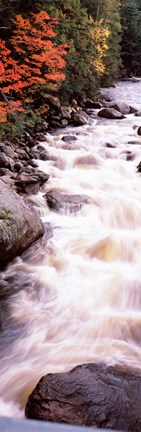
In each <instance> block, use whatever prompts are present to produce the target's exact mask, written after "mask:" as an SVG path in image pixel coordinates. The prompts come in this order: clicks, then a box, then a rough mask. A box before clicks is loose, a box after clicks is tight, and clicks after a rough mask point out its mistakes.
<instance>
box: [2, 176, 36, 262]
mask: <svg viewBox="0 0 141 432" xmlns="http://www.w3.org/2000/svg"><path fill="white" fill-rule="evenodd" d="M42 234H43V225H42V223H41V221H40V219H39V218H38V216H37V214H36V213H34V212H32V211H31V209H30V208H29V207H27V206H26V205H25V203H24V201H23V200H22V198H20V197H19V195H17V194H16V193H15V192H13V191H11V188H10V187H8V186H7V185H6V184H5V183H4V182H3V181H2V180H1V179H0V267H2V266H3V265H4V264H6V263H7V262H8V261H10V260H11V259H12V258H13V257H14V256H16V255H18V254H21V252H23V251H24V250H25V249H26V248H27V247H28V246H29V245H30V244H31V243H32V242H33V241H35V240H36V239H37V238H39V237H40V235H42Z"/></svg>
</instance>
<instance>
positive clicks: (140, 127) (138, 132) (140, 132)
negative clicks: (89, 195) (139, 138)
mask: <svg viewBox="0 0 141 432" xmlns="http://www.w3.org/2000/svg"><path fill="white" fill-rule="evenodd" d="M137 134H138V135H141V126H139V128H138V129H137Z"/></svg>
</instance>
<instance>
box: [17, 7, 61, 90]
mask: <svg viewBox="0 0 141 432" xmlns="http://www.w3.org/2000/svg"><path fill="white" fill-rule="evenodd" d="M56 22H57V20H55V19H51V18H50V17H49V15H48V14H47V12H45V11H41V12H39V13H38V14H30V18H23V17H22V16H21V15H17V16H16V18H15V20H14V24H15V30H14V31H13V36H12V38H11V43H12V46H13V47H14V49H15V52H16V54H17V57H18V61H19V64H20V66H21V74H22V83H23V87H24V88H25V89H27V93H28V94H29V93H31V92H32V93H34V91H35V86H38V85H42V84H46V83H48V88H49V83H50V82H55V83H57V84H58V86H59V85H60V83H61V82H62V81H64V80H65V74H64V73H63V72H62V68H63V67H64V66H65V64H66V62H65V60H64V59H63V58H62V56H64V55H65V54H66V50H67V49H68V46H67V45H59V46H56V45H55V44H54V42H53V41H52V39H53V38H54V37H55V35H56V33H55V32H54V30H53V26H54V25H55V24H56Z"/></svg>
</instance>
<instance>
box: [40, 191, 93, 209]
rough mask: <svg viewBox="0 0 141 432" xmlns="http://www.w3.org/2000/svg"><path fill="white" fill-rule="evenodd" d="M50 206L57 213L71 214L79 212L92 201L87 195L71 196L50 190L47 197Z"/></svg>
mask: <svg viewBox="0 0 141 432" xmlns="http://www.w3.org/2000/svg"><path fill="white" fill-rule="evenodd" d="M44 196H45V198H46V201H47V204H48V206H49V207H50V208H51V209H52V210H54V211H56V212H62V211H67V210H68V211H69V212H70V213H73V212H77V211H79V210H80V209H81V208H82V206H83V205H84V204H90V200H89V199H88V198H87V197H86V196H85V195H69V194H65V193H62V192H60V191H59V190H55V189H52V190H49V191H48V192H47V193H46V194H45V195H44Z"/></svg>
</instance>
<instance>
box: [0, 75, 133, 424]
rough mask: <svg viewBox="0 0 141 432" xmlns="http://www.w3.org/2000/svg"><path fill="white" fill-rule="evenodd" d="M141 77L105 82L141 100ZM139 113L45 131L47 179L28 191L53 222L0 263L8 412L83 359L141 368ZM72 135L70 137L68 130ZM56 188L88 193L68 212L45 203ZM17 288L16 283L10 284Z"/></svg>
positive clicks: (1, 367)
mask: <svg viewBox="0 0 141 432" xmlns="http://www.w3.org/2000/svg"><path fill="white" fill-rule="evenodd" d="M140 90H141V83H140V82H139V83H135V84H133V83H118V84H117V86H116V87H115V88H112V89H109V90H103V93H104V92H107V94H109V95H110V96H111V95H112V96H113V98H115V99H119V98H120V100H121V99H122V100H124V101H126V102H130V103H131V104H132V105H133V106H137V107H138V108H141V103H140V100H139V93H140ZM140 125H141V117H136V116H134V115H133V114H129V115H127V116H126V118H125V119H123V120H120V121H119V120H105V119H100V118H98V117H97V116H96V113H95V118H94V119H93V122H92V124H91V125H86V126H83V127H77V128H70V127H69V128H66V129H62V130H58V131H56V133H54V134H52V135H50V134H47V135H46V138H45V141H43V142H41V145H42V146H43V147H44V148H45V149H46V150H47V151H48V153H49V155H50V160H48V161H41V160H40V161H38V165H39V168H40V169H41V170H42V171H44V172H46V173H48V174H49V176H50V177H49V181H48V182H47V183H46V184H45V185H44V188H43V190H42V191H41V192H39V193H38V194H37V195H36V196H35V195H33V196H31V197H30V201H31V202H32V205H33V206H34V207H35V208H36V211H38V212H39V214H40V216H41V218H42V220H43V222H44V223H45V224H46V231H48V230H50V232H51V235H49V236H48V235H47V234H45V236H44V237H43V238H42V239H40V240H39V241H38V242H37V243H35V245H33V246H32V247H31V248H30V249H29V250H28V251H27V252H25V253H24V254H23V256H22V257H18V258H16V259H15V260H14V262H13V263H12V264H11V265H9V266H8V268H7V270H6V271H5V272H2V273H1V278H2V280H6V281H8V284H9V289H11V295H10V297H9V298H8V299H2V301H1V306H0V308H1V319H2V323H3V324H2V331H1V333H0V338H1V350H0V371H1V378H0V382H1V386H0V397H1V403H0V414H1V415H5V416H13V417H23V416H24V406H25V403H26V401H27V398H28V395H29V394H30V393H31V391H32V389H33V388H34V387H35V385H36V383H37V382H38V380H39V379H40V377H41V376H42V375H44V374H47V373H50V372H59V371H66V370H70V369H71V368H72V367H73V366H75V365H77V364H82V363H84V362H104V363H106V364H108V365H117V366H120V367H122V368H125V369H133V370H136V371H138V373H139V374H140V373H141V361H140V358H141V265H140V261H141V258H140V257H141V174H140V173H138V172H137V169H136V168H137V165H138V164H139V162H140V161H141V137H140V136H139V135H138V134H137V129H138V126H140ZM66 135H67V136H68V135H74V136H75V137H76V139H75V140H72V141H70V142H65V141H63V140H62V137H64V136H66ZM50 189H55V190H59V191H61V192H63V193H67V194H79V195H85V196H87V197H88V198H89V202H90V203H89V204H86V205H83V206H82V208H81V210H79V211H78V212H73V213H70V211H69V207H68V206H66V207H65V209H64V211H61V212H60V213H58V212H54V211H51V210H50V209H49V207H48V206H47V202H46V199H45V196H44V195H45V193H46V192H47V191H49V190H50ZM12 289H13V291H12Z"/></svg>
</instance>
